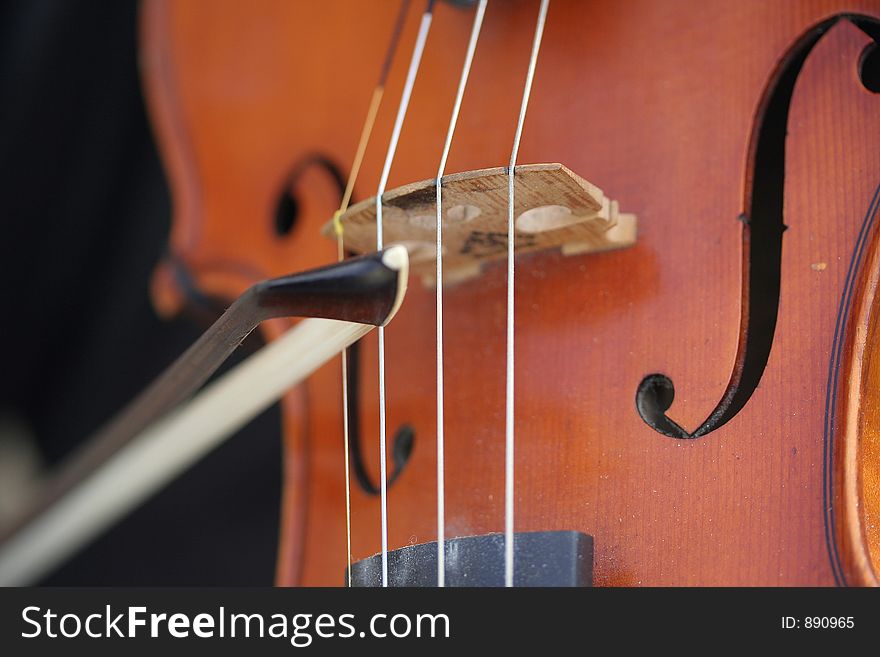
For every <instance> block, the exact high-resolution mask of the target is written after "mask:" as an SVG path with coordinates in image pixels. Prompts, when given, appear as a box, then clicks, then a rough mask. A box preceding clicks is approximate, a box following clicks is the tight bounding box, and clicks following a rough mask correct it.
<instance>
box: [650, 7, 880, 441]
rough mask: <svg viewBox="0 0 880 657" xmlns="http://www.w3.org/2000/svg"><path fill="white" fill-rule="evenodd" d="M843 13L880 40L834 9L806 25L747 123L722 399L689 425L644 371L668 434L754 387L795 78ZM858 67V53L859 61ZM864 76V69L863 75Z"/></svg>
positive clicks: (776, 257)
mask: <svg viewBox="0 0 880 657" xmlns="http://www.w3.org/2000/svg"><path fill="white" fill-rule="evenodd" d="M840 20H848V21H850V22H852V23H853V24H854V25H856V26H857V27H858V28H859V29H861V30H862V31H863V32H864V33H865V34H867V35H868V36H869V37H871V38H872V39H873V40H874V42H875V47H876V43H877V42H878V40H880V30H878V27H880V22H878V21H877V19H874V18H871V17H868V16H863V15H854V14H838V15H836V16H833V17H831V18H828V19H826V20H824V21H822V22H821V23H818V24H817V25H815V26H813V27H812V28H811V29H809V30H807V32H805V33H804V34H803V35H802V36H801V37H800V38H799V39H798V40H797V41H796V42H795V43H794V44H793V45H792V46H791V47H790V48H789V49H788V51H787V52H786V53H785V55H784V56H783V58H782V59H781V61H780V63H779V65H778V66H777V68H776V70H775V71H774V73H773V75H772V76H771V78H770V82H769V84H768V85H767V87H766V88H765V90H764V95H763V97H762V100H761V103H760V105H759V107H758V112H757V119H756V121H755V125H754V126H753V128H752V136H751V139H750V147H749V159H748V163H747V165H746V166H747V171H746V176H745V179H746V181H747V182H746V188H745V197H744V203H743V207H744V208H746V211H745V212H744V213H743V214H742V215H740V217H739V220H740V221H741V222H742V224H743V229H742V241H743V270H742V271H743V274H742V275H743V283H742V290H743V298H742V310H741V315H740V331H739V336H740V337H739V345H738V347H737V353H736V360H735V363H734V367H733V372H732V373H731V376H730V379H729V381H728V383H727V388H726V389H725V391H724V394H723V396H722V397H721V401H719V402H718V405H717V406H716V407H715V409H714V410H713V411H712V413H711V414H710V415H709V417H708V418H707V419H706V420H705V421H704V422H703V423H702V424H701V425H700V426H699V427H697V428H696V429H695V430H694V431H692V432H689V431H687V430H686V429H684V428H683V427H682V426H681V425H679V424H678V423H676V422H675V421H674V420H672V419H671V418H670V417H669V416H667V415H666V411H667V410H668V409H669V407H670V406H671V405H672V401H673V399H674V398H675V385H674V384H673V383H672V380H671V379H670V378H669V377H668V376H666V375H664V374H650V375H648V376H646V377H645V378H644V379H642V382H641V383H640V384H639V387H638V389H637V390H636V409H637V410H638V412H639V415H640V416H641V417H642V419H643V420H644V421H645V423H646V424H648V426H650V427H652V428H653V429H654V430H655V431H658V432H659V433H662V434H664V435H666V436H671V437H672V438H680V439H690V438H699V437H701V436H705V435H706V434H708V433H711V432H712V431H714V430H715V429H717V428H719V427H721V426H724V425H725V424H726V423H727V422H729V421H730V420H731V419H733V417H734V416H735V415H736V414H737V413H739V411H740V410H742V408H743V407H744V406H745V405H746V403H747V402H748V401H749V399H750V398H751V396H752V394H753V393H754V391H755V388H757V387H758V383H759V382H760V381H761V377H762V376H763V374H764V370H765V368H766V367H767V360H768V358H769V357H770V348H771V346H772V344H773V334H774V332H775V330H776V319H777V315H778V311H779V285H780V275H781V267H782V234H783V232H784V231H785V224H784V223H783V212H782V210H783V208H782V203H783V196H784V193H785V136H786V130H787V126H788V113H789V108H790V107H791V98H792V94H793V92H794V86H795V82H796V81H797V78H798V76H799V75H800V72H801V69H802V68H803V65H804V62H805V61H806V59H807V57H808V56H809V54H810V52H811V51H812V50H813V48H814V47H815V45H816V44H817V43H818V42H819V40H820V39H821V38H822V36H823V35H824V34H825V33H826V32H827V31H828V30H829V29H830V28H831V27H832V26H834V25H835V24H836V23H837V22H838V21H840ZM858 64H859V66H861V67H862V69H864V66H865V64H864V61H863V62H860V63H858ZM866 77H868V76H864V75H863V76H862V81H863V83H865V79H866Z"/></svg>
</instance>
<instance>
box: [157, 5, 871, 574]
mask: <svg viewBox="0 0 880 657" xmlns="http://www.w3.org/2000/svg"><path fill="white" fill-rule="evenodd" d="M878 43H880V2H878V1H877V0H856V1H855V2H846V3H844V2H840V1H838V0H809V1H804V2H797V3H785V4H778V3H766V2H759V1H757V0H744V1H742V2H737V3H725V2H719V1H716V0H711V1H704V2H699V3H696V2H686V1H684V0H682V1H668V2H656V1H651V0H627V1H626V2H607V1H600V0H597V1H595V2H568V1H565V0H553V1H552V2H547V1H546V0H515V1H507V2H501V1H499V0H489V1H488V2H485V1H481V0H477V1H460V2H447V1H440V0H437V1H436V2H427V3H425V2H419V1H413V2H406V1H404V2H402V3H401V2H397V1H395V0H388V1H383V2H370V3H364V2H354V1H346V0H333V1H327V2H321V3H311V2H297V3H292V2H286V1H284V0H263V1H262V2H260V3H258V4H257V5H253V4H252V3H249V4H245V3H239V2H234V1H231V0H229V1H226V0H224V1H222V2H213V1H212V2H198V1H193V2H170V1H169V0H145V1H144V2H143V5H142V10H141V44H142V50H141V58H142V59H141V65H142V75H143V84H144V89H145V94H146V98H147V104H148V110H149V115H150V117H151V121H152V125H153V128H154V131H155V135H156V138H157V141H158V144H159V148H160V152H161V156H162V160H163V163H164V166H165V168H166V171H167V174H168V178H169V182H170V186H171V192H172V200H173V217H174V222H173V227H172V232H171V237H170V243H169V249H168V254H167V256H166V257H165V259H164V260H163V261H162V262H161V264H160V265H159V266H158V267H157V269H156V271H155V275H154V277H153V279H152V282H151V298H152V300H153V303H154V305H155V307H156V308H157V310H158V311H159V312H160V313H161V314H162V315H163V316H165V317H172V316H175V315H177V314H179V313H181V312H182V311H183V310H184V309H185V308H187V307H191V306H193V305H198V304H199V303H201V302H202V300H203V299H205V298H211V299H222V300H225V301H226V302H227V303H231V302H232V301H234V300H235V299H237V298H239V297H240V296H241V295H242V294H243V293H245V291H246V290H248V289H249V288H251V287H252V286H253V285H255V284H258V283H259V282H260V281H263V280H265V279H273V278H277V277H281V276H284V275H286V274H289V273H290V272H297V271H303V270H311V269H314V268H317V267H321V266H327V265H332V264H333V263H337V262H339V261H342V262H344V261H345V260H346V259H348V258H350V257H352V256H359V255H366V256H367V257H369V254H371V253H372V252H375V251H377V250H381V249H383V248H386V247H388V246H398V245H402V246H404V247H406V250H407V253H408V263H409V264H408V271H409V276H410V281H409V285H408V287H407V291H406V296H405V298H404V299H403V301H402V303H401V304H400V308H399V310H398V311H397V314H396V315H395V316H394V319H393V321H391V322H390V323H388V325H387V327H383V328H379V329H377V330H375V331H372V332H369V333H367V334H365V335H364V336H363V337H362V338H360V340H359V341H358V342H354V343H351V345H350V346H349V347H348V348H347V349H346V350H345V351H344V353H343V355H342V356H341V357H340V356H336V357H334V358H333V359H331V360H329V361H328V362H327V363H326V364H325V365H323V366H321V367H319V368H318V369H316V370H315V371H314V372H313V373H312V374H311V375H310V376H309V377H308V378H307V379H305V380H304V381H302V382H301V383H299V384H298V385H296V386H295V387H293V388H292V389H290V390H288V391H287V392H286V393H285V394H284V396H283V400H282V409H283V435H284V450H285V457H284V492H283V501H282V515H281V518H280V542H279V548H278V562H277V577H276V581H277V584H279V585H282V586H293V585H297V586H316V585H320V586H327V585H330V586H338V585H349V586H437V585H445V586H465V585H485V586H504V585H507V586H546V585H562V586H590V585H596V586H656V585H724V586H738V585H762V586H766V585H770V586H787V585H798V586H835V585H838V586H847V585H851V586H874V585H877V584H878V573H880V522H878V518H880V486H878V481H880V397H878V392H877V391H878V390H880V351H878V348H880V339H878V332H880V319H878V318H880V305H878V304H880V298H878V296H877V289H878V279H880V233H878V231H880V227H878V223H880V221H878V215H880V201H878V198H880V186H878V185H880V132H878V130H877V119H878V117H880V95H878V94H880V45H878ZM377 80H378V83H377ZM365 117H366V119H365ZM374 323H376V324H381V323H382V322H381V321H379V320H377V321H376V322H374ZM296 325H297V322H296V320H293V319H289V318H275V319H272V320H271V321H268V322H265V323H263V325H262V327H261V331H262V332H263V334H264V336H265V337H266V339H267V340H269V341H272V340H276V339H279V338H281V336H282V335H284V334H285V332H287V331H289V330H290V329H291V328H292V327H295V326H296Z"/></svg>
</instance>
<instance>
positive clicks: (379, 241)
mask: <svg viewBox="0 0 880 657" xmlns="http://www.w3.org/2000/svg"><path fill="white" fill-rule="evenodd" d="M433 9H434V0H429V2H428V6H427V8H426V9H425V13H424V14H423V15H422V21H421V24H420V25H419V33H418V36H417V37H416V43H415V46H414V47H413V52H412V57H411V59H410V63H409V71H408V72H407V75H406V83H405V85H404V87H403V94H402V95H401V97H400V104H399V105H398V108H397V118H396V119H395V120H394V129H393V130H392V132H391V141H390V142H389V144H388V153H387V154H386V156H385V165H384V166H383V167H382V177H381V178H380V180H379V189H378V190H377V191H376V248H377V249H382V247H383V246H384V242H383V237H382V195H383V194H384V193H385V186H386V185H387V184H388V176H389V174H390V173H391V163H392V162H393V161H394V154H395V152H396V151H397V142H398V141H399V139H400V131H401V129H402V128H403V120H404V118H405V117H406V110H407V108H408V107H409V100H410V96H411V95H412V90H413V86H414V85H415V82H416V75H417V74H418V71H419V64H420V63H421V60H422V53H423V52H424V50H425V42H426V41H427V40H428V31H429V30H430V29H431V18H432V12H433ZM378 331H379V476H380V479H381V482H380V489H379V491H380V504H381V508H382V586H383V587H386V586H388V479H387V474H386V472H387V470H388V457H387V454H386V451H385V327H383V326H380V327H379V329H378Z"/></svg>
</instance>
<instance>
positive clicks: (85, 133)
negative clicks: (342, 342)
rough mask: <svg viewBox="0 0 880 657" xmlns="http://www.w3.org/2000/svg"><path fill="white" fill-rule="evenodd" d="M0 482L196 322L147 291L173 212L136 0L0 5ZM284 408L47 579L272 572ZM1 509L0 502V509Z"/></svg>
mask: <svg viewBox="0 0 880 657" xmlns="http://www.w3.org/2000/svg"><path fill="white" fill-rule="evenodd" d="M0 19H2V20H0V31H2V38H0V71H2V76H0V80H2V82H0V84H2V99H3V100H2V121H0V172H2V175H0V199H2V202H3V205H2V213H0V226H2V234H0V249H2V251H0V290H2V297H0V301H2V311H0V312H2V321H0V344H2V347H3V350H4V353H3V355H2V357H0V371H2V373H3V374H2V376H0V460H2V462H0V480H2V481H5V482H6V483H5V484H0V496H3V497H5V498H6V499H5V500H3V502H4V504H3V505H2V508H3V510H4V511H5V512H7V513H9V512H11V511H10V509H13V508H14V506H15V500H17V499H18V498H19V497H20V496H21V495H22V494H23V491H25V490H26V489H27V487H28V484H29V481H30V479H31V476H32V474H35V473H32V472H31V470H32V469H39V468H51V467H52V466H53V465H56V464H57V463H58V462H59V461H60V460H61V459H63V458H64V457H65V456H66V455H68V454H69V453H70V452H71V450H73V449H74V448H75V447H76V446H77V445H78V444H79V443H81V442H82V441H83V440H84V439H86V438H87V437H88V436H89V435H90V434H91V433H92V432H93V431H95V430H96V429H97V428H98V427H99V426H100V425H101V424H102V423H103V422H104V421H105V420H106V419H108V418H109V416H110V415H112V413H113V412H115V411H116V410H118V409H119V408H120V407H121V406H122V405H124V404H125V402H127V401H128V400H129V399H131V398H132V397H133V396H134V395H135V394H136V393H137V392H138V391H140V390H141V389H142V388H143V387H144V386H145V385H146V384H147V383H149V382H150V380H151V379H152V378H153V377H154V376H155V375H157V374H158V373H159V372H160V371H161V370H162V369H163V368H164V367H165V366H166V365H168V364H170V362H171V361H172V360H173V359H174V358H175V357H176V356H177V355H179V354H180V353H181V352H182V351H183V350H184V349H185V348H186V347H187V346H188V345H189V343H190V342H192V341H193V340H194V339H195V338H196V337H198V335H199V332H200V330H201V329H203V328H204V326H201V325H199V323H197V322H194V321H192V320H190V319H187V318H180V319H178V320H176V321H173V322H165V321H161V320H160V319H159V318H158V317H157V316H156V314H155V313H154V311H153V309H152V307H151V305H150V302H149V299H148V295H147V289H148V281H149V278H150V275H151V273H152V270H153V267H154V266H155V264H156V262H157V260H158V259H159V258H160V256H161V254H162V252H163V249H164V248H165V244H166V240H167V235H168V231H169V226H170V221H171V217H170V201H169V190H168V187H167V184H166V181H165V178H164V174H163V171H162V165H161V162H160V160H159V156H158V154H157V152H156V145H155V144H154V142H153V135H152V133H151V130H150V126H149V123H148V119H147V116H146V113H145V108H144V102H143V97H142V94H141V88H140V80H139V78H138V66H137V61H138V58H137V48H138V42H137V35H138V32H137V19H138V7H137V3H136V2H134V1H133V0H112V1H104V2H98V1H95V0H17V1H10V0H6V2H4V3H2V4H0ZM278 427H279V417H278V410H277V408H273V409H271V410H270V411H268V412H267V413H265V414H264V415H263V416H261V417H260V418H259V419H258V420H256V421H254V422H253V423H251V425H249V427H247V428H246V429H245V430H244V431H242V432H240V433H239V434H238V435H237V436H235V437H234V438H232V439H231V440H230V441H228V442H227V443H226V444H225V445H223V446H222V447H220V448H219V449H218V450H217V451H215V452H214V453H213V454H211V455H210V456H208V457H207V458H206V459H205V460H203V461H202V462H201V463H200V464H198V465H197V466H195V467H194V468H193V469H192V470H191V471H190V472H189V473H187V474H185V475H184V476H183V477H181V478H180V479H178V480H177V481H176V482H175V483H173V484H172V485H171V486H170V487H168V488H167V489H165V490H164V491H163V492H162V493H160V494H159V495H158V496H156V497H155V498H153V499H152V500H151V501H149V502H147V503H146V504H145V505H144V506H143V507H142V508H140V509H139V510H137V511H136V512H134V513H133V514H131V515H130V516H129V517H128V518H127V519H125V520H124V521H123V522H122V523H121V524H119V525H117V526H116V527H115V528H114V529H112V530H111V531H109V532H108V533H106V534H105V535H104V536H102V537H101V538H100V539H98V540H97V541H96V542H95V543H94V544H93V545H92V546H90V547H89V548H87V549H86V550H85V551H83V552H82V553H80V554H79V555H78V556H77V557H75V558H74V559H72V560H71V561H70V562H68V563H67V564H66V565H65V566H63V567H62V568H61V569H60V570H58V571H57V572H55V573H54V574H52V575H51V576H49V577H48V578H47V579H46V580H45V581H44V583H45V584H54V585H72V584H89V585H123V584H124V585H174V584H177V585H199V584H202V585H212V584H217V585H237V584H251V585H268V584H271V583H272V580H273V575H274V567H275V552H276V541H277V530H278V514H279V503H280V492H281V463H282V461H281V447H280V445H281V441H280V432H279V429H278ZM0 520H2V518H0Z"/></svg>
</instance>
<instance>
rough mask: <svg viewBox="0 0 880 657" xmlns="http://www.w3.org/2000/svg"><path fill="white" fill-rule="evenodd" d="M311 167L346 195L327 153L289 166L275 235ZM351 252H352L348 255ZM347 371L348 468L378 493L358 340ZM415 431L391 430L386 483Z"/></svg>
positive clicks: (286, 227) (289, 217)
mask: <svg viewBox="0 0 880 657" xmlns="http://www.w3.org/2000/svg"><path fill="white" fill-rule="evenodd" d="M311 167H318V168H319V169H322V170H323V171H324V172H325V173H326V174H327V175H328V176H329V177H330V179H331V180H332V181H333V182H334V183H335V185H336V187H337V189H338V190H339V199H340V201H341V200H342V197H343V195H344V194H345V184H346V178H345V176H344V175H343V174H342V170H341V169H340V168H339V166H338V165H337V164H336V163H335V162H334V161H333V160H331V159H330V158H329V157H327V156H326V155H323V154H321V153H310V154H308V155H306V156H304V157H302V158H300V159H299V160H297V162H296V163H295V164H294V165H293V167H291V170H290V173H289V174H288V175H287V177H286V178H285V179H284V186H283V187H282V189H281V192H280V194H279V197H278V202H277V204H276V207H275V216H274V218H273V224H274V230H275V233H276V235H277V236H278V237H285V236H287V235H290V234H291V232H292V231H293V229H294V228H295V227H296V223H297V218H298V217H299V207H300V203H299V200H298V199H297V198H296V196H295V190H296V186H297V184H298V183H299V180H300V178H301V177H302V175H303V174H304V173H305V172H306V171H307V170H309V168H311ZM348 255H351V254H348ZM345 353H346V371H347V372H348V381H347V383H348V422H349V441H348V444H349V453H350V455H351V469H352V471H353V472H354V476H355V480H356V481H357V482H358V485H359V486H360V487H361V489H362V490H363V491H364V492H365V493H367V494H368V495H378V494H379V490H380V488H379V485H378V484H376V483H374V482H373V479H372V478H371V477H370V474H369V472H368V471H367V467H366V463H365V461H364V457H363V453H362V450H361V430H360V426H361V423H360V385H359V382H360V376H359V370H360V342H355V343H354V344H353V345H351V346H350V347H349V348H348V349H347V350H346V352H345ZM415 438H416V434H415V430H414V429H413V428H412V427H411V426H410V425H408V424H403V425H401V426H400V427H398V429H397V431H396V432H395V433H394V440H393V441H392V443H391V444H392V448H391V462H392V463H393V465H394V469H393V470H392V471H391V474H389V475H388V481H387V485H388V486H389V487H390V486H391V484H393V483H394V482H395V481H397V478H398V477H399V476H400V475H401V473H402V472H403V468H404V466H405V465H406V464H407V463H408V462H409V457H410V455H411V454H412V450H413V445H414V444H415Z"/></svg>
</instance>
